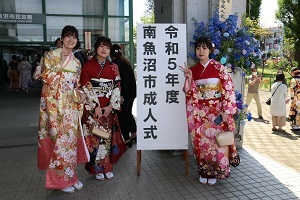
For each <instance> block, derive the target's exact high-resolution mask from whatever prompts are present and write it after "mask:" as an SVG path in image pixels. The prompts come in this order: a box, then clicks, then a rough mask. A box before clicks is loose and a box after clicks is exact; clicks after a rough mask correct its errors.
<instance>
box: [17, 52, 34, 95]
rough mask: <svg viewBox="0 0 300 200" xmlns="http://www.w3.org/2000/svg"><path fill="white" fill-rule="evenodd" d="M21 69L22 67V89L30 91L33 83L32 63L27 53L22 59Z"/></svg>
mask: <svg viewBox="0 0 300 200" xmlns="http://www.w3.org/2000/svg"><path fill="white" fill-rule="evenodd" d="M19 69H20V78H21V87H22V90H23V91H24V92H26V93H28V91H29V88H30V86H31V84H32V77H31V69H32V65H31V64H30V63H29V62H28V57H27V55H23V57H22V61H21V62H20V64H19Z"/></svg>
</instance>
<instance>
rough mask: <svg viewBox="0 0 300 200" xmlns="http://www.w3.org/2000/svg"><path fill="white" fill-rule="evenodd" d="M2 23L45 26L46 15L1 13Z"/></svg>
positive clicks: (0, 21)
mask: <svg viewBox="0 0 300 200" xmlns="http://www.w3.org/2000/svg"><path fill="white" fill-rule="evenodd" d="M0 23H12V24H45V23H46V15H44V14H35V13H5V12H0Z"/></svg>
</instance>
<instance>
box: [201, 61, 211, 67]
mask: <svg viewBox="0 0 300 200" xmlns="http://www.w3.org/2000/svg"><path fill="white" fill-rule="evenodd" d="M210 61H211V59H209V60H208V61H207V62H206V63H205V64H202V63H201V65H202V66H203V67H204V68H206V67H207V65H208V64H209V63H210Z"/></svg>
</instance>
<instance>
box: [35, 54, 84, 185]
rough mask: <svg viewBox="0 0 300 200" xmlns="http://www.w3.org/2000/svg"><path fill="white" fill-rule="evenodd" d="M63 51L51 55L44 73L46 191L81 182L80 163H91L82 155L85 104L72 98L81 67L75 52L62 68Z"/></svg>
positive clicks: (41, 162)
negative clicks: (79, 175)
mask: <svg viewBox="0 0 300 200" xmlns="http://www.w3.org/2000/svg"><path fill="white" fill-rule="evenodd" d="M61 50H62V49H61V48H59V49H56V50H54V51H51V52H49V54H47V56H46V57H45V60H44V67H43V71H42V74H41V77H42V81H43V83H44V85H43V89H42V94H41V100H40V124H39V136H38V167H39V169H41V170H44V169H46V188H52V189H62V188H66V187H69V186H71V185H74V184H75V183H77V181H78V178H77V172H76V166H77V163H84V162H87V160H88V158H87V157H85V158H83V157H82V156H80V155H78V154H79V152H82V148H84V147H83V146H82V145H83V144H84V143H83V135H82V132H81V131H80V130H81V129H80V118H81V115H82V105H80V104H77V103H75V102H74V101H73V99H72V90H73V89H74V87H76V85H77V84H78V82H79V77H80V71H81V65H80V62H79V61H78V60H77V59H76V58H75V57H74V55H73V53H71V54H70V56H69V57H68V58H67V59H66V61H65V62H64V64H63V66H61V65H60V64H59V62H60V59H61V58H60V53H61Z"/></svg>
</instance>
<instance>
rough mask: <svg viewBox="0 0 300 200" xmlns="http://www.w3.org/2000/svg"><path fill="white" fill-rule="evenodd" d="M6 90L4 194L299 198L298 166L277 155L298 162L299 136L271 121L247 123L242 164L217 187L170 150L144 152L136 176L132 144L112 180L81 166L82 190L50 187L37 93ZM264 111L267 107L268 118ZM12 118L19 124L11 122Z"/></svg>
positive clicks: (1, 161)
mask: <svg viewBox="0 0 300 200" xmlns="http://www.w3.org/2000/svg"><path fill="white" fill-rule="evenodd" d="M6 95H7V94H0V111H1V115H0V119H1V120H0V123H1V124H0V141H1V143H0V169H1V170H0V199H8V200H11V199H18V200H19V199H30V200H31V199H38V200H39V199H84V200H85V199H91V200H93V199H101V200H103V199H110V200H117V199H122V200H123V199H143V200H148V199H165V200H171V199H178V200H179V199H180V200H181V199H204V200H205V199H207V200H208V199H209V200H213V199H230V200H232V199H240V200H244V199H251V200H252V199H265V200H269V199H300V173H299V171H296V170H293V169H291V168H290V167H287V166H286V163H292V162H291V161H288V162H284V163H280V162H279V161H278V162H277V161H276V160H275V158H276V157H280V154H279V153H283V155H285V156H286V157H287V158H293V161H294V162H295V163H296V162H299V159H297V157H295V156H294V157H293V156H292V155H291V156H289V155H287V154H288V153H289V152H287V151H285V150H284V149H288V148H294V146H295V145H297V144H298V143H295V142H298V141H297V140H290V139H289V138H287V137H282V136H279V135H277V134H272V133H271V132H270V131H269V130H270V128H268V127H270V124H267V123H262V122H255V121H251V122H248V123H247V124H246V126H245V138H244V140H245V142H244V148H241V149H239V154H240V156H241V164H240V165H239V166H238V167H237V168H232V169H231V178H228V179H225V180H220V181H218V183H217V184H216V185H214V186H208V185H202V184H200V183H199V182H198V175H197V171H196V164H195V162H194V160H193V159H192V157H190V158H189V175H188V176H186V175H185V174H184V161H183V160H182V157H181V156H175V155H174V154H173V152H171V151H142V164H141V175H140V176H136V148H135V146H134V147H133V148H131V149H128V150H127V152H126V153H125V154H124V156H122V158H121V159H120V160H119V162H118V163H117V164H115V165H114V174H115V177H114V179H113V180H105V181H97V180H96V179H95V178H94V176H92V175H89V174H88V173H87V172H86V171H85V170H84V167H83V165H79V166H78V175H79V178H80V180H81V181H82V182H83V184H84V188H83V190H82V191H78V192H75V193H74V194H66V193H63V192H61V191H55V190H47V189H45V188H44V185H45V172H44V171H40V170H38V169H37V167H36V156H37V146H36V137H37V132H36V131H37V122H36V120H37V119H36V115H37V114H38V107H37V106H38V98H37V97H38V95H36V96H35V95H33V94H32V96H30V95H31V94H30V95H29V96H25V95H16V96H15V97H12V96H10V97H9V96H6ZM265 97H266V96H265ZM263 98H264V97H262V99H263ZM8 99H9V100H8ZM252 105H253V106H254V104H252ZM7 107H9V108H10V109H7ZM28 109H29V110H31V112H28ZM251 109H252V108H251ZM266 110H267V107H264V115H265V117H266V119H268V117H267V116H266V114H265V111H266ZM254 113H255V112H254V111H253V114H254ZM12 120H15V121H17V123H14V124H13V123H12V122H11V121H12ZM265 137H266V138H267V139H265ZM257 138H258V139H257ZM270 138H272V139H273V140H274V142H276V143H278V144H282V143H284V144H287V145H288V146H286V148H283V147H282V148H280V147H281V146H279V145H278V147H277V148H268V146H273V145H271V144H270V142H269V141H270ZM272 144H273V143H272ZM262 147H264V148H262ZM265 147H267V148H265ZM277 149H282V151H277ZM296 150H297V149H296ZM259 151H262V152H259ZM298 152H299V151H298ZM294 153H295V152H294ZM270 155H271V156H270ZM269 157H270V158H269Z"/></svg>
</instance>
